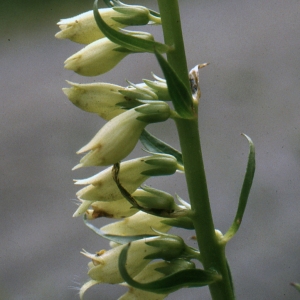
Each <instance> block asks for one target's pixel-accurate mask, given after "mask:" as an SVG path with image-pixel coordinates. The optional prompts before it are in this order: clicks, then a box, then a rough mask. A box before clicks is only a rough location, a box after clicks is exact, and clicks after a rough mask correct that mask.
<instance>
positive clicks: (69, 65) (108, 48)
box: [65, 38, 132, 76]
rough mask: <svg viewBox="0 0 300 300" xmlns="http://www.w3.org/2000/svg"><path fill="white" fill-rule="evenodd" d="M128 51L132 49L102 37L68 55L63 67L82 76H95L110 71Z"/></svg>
mask: <svg viewBox="0 0 300 300" xmlns="http://www.w3.org/2000/svg"><path fill="white" fill-rule="evenodd" d="M129 53H132V51H130V50H127V49H125V48H121V47H120V46H119V45H117V44H115V43H113V42H111V41H110V40H109V39H108V38H102V39H99V40H97V41H95V42H93V43H91V44H89V45H87V46H86V47H84V48H83V49H82V50H80V51H78V52H77V53H75V54H74V55H72V56H71V57H69V58H68V59H67V60H66V61H65V68H66V69H68V70H73V71H74V72H76V73H78V74H80V75H83V76H97V75H100V74H103V73H106V72H108V71H110V70H111V69H112V68H114V67H115V66H116V65H117V64H118V63H119V62H120V61H121V60H122V59H123V58H124V57H125V56H127V55H128V54H129Z"/></svg>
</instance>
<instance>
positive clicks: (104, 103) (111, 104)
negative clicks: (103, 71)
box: [63, 81, 133, 120]
mask: <svg viewBox="0 0 300 300" xmlns="http://www.w3.org/2000/svg"><path fill="white" fill-rule="evenodd" d="M67 82H68V83H69V84H70V85H71V86H72V87H71V88H63V92H64V93H65V94H66V95H67V97H68V98H69V99H70V101H71V102H72V103H73V104H74V105H76V106H77V107H79V108H81V109H82V110H84V111H87V112H91V113H96V114H98V115H99V116H100V117H102V118H103V119H105V120H110V119H112V118H114V117H116V116H117V115H119V114H121V113H123V112H125V109H124V108H122V107H121V106H118V105H117V104H118V103H122V102H126V101H128V102H130V101H131V100H132V102H133V99H129V98H126V97H124V96H123V95H122V94H121V93H120V92H119V91H120V90H122V89H124V88H123V87H121V86H119V85H115V84H111V83H103V82H101V83H100V82H99V83H87V84H79V83H73V82H70V81H67Z"/></svg>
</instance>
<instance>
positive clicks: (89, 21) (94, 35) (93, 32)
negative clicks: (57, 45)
mask: <svg viewBox="0 0 300 300" xmlns="http://www.w3.org/2000/svg"><path fill="white" fill-rule="evenodd" d="M117 10H118V11H117ZM117 10H116V9H114V8H101V9H99V12H100V14H101V17H102V19H103V20H104V21H105V23H106V24H107V25H108V26H109V27H111V28H113V29H119V28H124V27H126V26H128V25H145V24H147V23H148V22H149V18H150V14H149V10H148V9H147V8H146V7H142V6H133V5H131V6H127V7H126V11H125V10H124V9H123V8H118V9H117ZM57 25H58V26H59V28H60V29H61V31H59V32H58V33H56V35H55V37H56V38H58V39H70V40H71V41H73V42H76V43H80V44H90V43H92V42H94V41H96V40H98V39H101V38H103V37H104V34H103V33H102V31H101V30H100V29H99V27H98V25H97V23H96V21H95V19H94V14H93V11H92V10H90V11H87V12H85V13H82V14H80V15H78V16H75V17H72V18H68V19H62V20H60V21H59V22H58V23H57Z"/></svg>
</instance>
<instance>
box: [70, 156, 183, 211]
mask: <svg viewBox="0 0 300 300" xmlns="http://www.w3.org/2000/svg"><path fill="white" fill-rule="evenodd" d="M176 169H177V160H176V158H175V157H173V156H171V155H167V154H156V155H152V156H146V157H140V158H136V159H132V160H129V161H125V162H123V163H121V170H120V174H119V180H120V182H121V184H122V186H123V187H124V188H125V189H126V190H127V191H128V192H129V193H133V192H134V191H135V190H136V189H137V188H138V187H139V186H140V185H141V184H142V183H143V182H144V181H145V180H146V179H148V178H149V177H150V176H159V175H171V174H173V173H175V172H176ZM75 184H89V185H88V186H86V187H84V188H83V189H81V190H79V191H78V192H77V194H76V195H77V197H78V198H79V199H80V200H81V201H82V200H84V201H82V204H81V205H80V206H79V208H78V209H77V210H76V212H75V213H74V215H73V216H74V217H75V216H79V215H81V214H82V213H84V212H85V211H86V210H87V209H88V207H89V206H90V205H91V204H92V203H93V202H95V201H116V200H120V199H123V196H122V194H121V192H120V191H119V189H118V187H117V185H116V183H115V181H114V180H113V178H112V174H111V168H107V169H105V170H103V171H102V172H100V173H98V174H96V175H94V176H92V177H90V178H87V179H82V180H76V182H75Z"/></svg>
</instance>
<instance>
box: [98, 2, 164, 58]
mask: <svg viewBox="0 0 300 300" xmlns="http://www.w3.org/2000/svg"><path fill="white" fill-rule="evenodd" d="M94 18H95V21H96V23H97V25H98V27H99V28H100V30H101V31H102V32H103V34H104V35H105V36H106V37H107V38H108V39H109V40H111V41H112V42H113V43H116V44H118V45H120V46H122V47H125V48H127V49H129V50H131V51H134V52H150V53H153V52H154V50H156V51H159V52H161V53H165V52H167V51H168V50H169V46H167V45H165V44H161V43H158V42H155V41H149V40H145V39H142V38H138V37H136V36H132V35H130V34H125V33H122V32H120V31H117V30H114V29H112V28H111V27H109V26H108V25H107V24H106V23H105V22H104V21H103V19H102V17H101V15H100V13H99V11H98V0H95V2H94ZM123 32H124V31H123Z"/></svg>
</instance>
